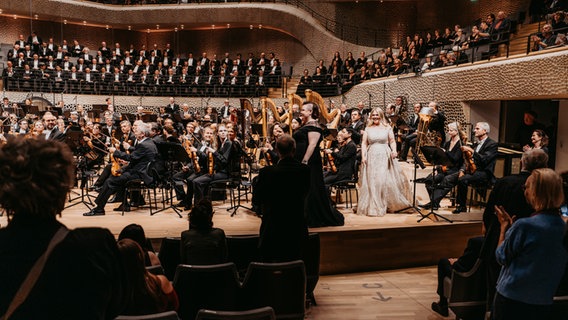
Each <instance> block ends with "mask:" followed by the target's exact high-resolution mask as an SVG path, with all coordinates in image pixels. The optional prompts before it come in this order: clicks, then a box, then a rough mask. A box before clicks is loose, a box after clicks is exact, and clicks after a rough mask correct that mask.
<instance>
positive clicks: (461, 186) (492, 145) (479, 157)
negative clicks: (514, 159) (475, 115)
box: [432, 122, 498, 213]
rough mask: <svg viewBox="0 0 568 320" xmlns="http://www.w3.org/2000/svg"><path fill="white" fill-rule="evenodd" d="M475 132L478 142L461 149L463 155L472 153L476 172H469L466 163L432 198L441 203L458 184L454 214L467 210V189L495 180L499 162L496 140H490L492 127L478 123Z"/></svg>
mask: <svg viewBox="0 0 568 320" xmlns="http://www.w3.org/2000/svg"><path fill="white" fill-rule="evenodd" d="M473 130H474V133H475V137H476V138H477V140H478V142H477V143H476V144H474V145H473V146H472V147H469V146H462V147H461V149H462V152H463V153H471V160H472V161H473V163H474V164H475V166H476V170H475V172H473V173H471V172H468V171H469V170H467V169H469V168H468V166H467V162H468V161H464V162H465V163H464V165H463V166H462V168H461V169H460V170H459V171H458V172H456V173H454V174H450V175H447V176H446V177H445V178H444V180H443V181H442V183H441V184H440V188H438V189H435V190H434V194H433V196H432V199H433V201H434V202H433V203H440V200H442V198H443V197H444V196H445V195H446V194H447V193H448V192H449V191H450V190H451V189H452V188H453V187H454V186H455V185H456V184H457V186H458V194H457V199H456V200H457V201H456V202H457V208H456V209H455V210H454V211H453V213H461V212H464V211H466V210H467V208H466V206H465V204H466V199H467V187H468V186H469V185H470V184H476V185H478V184H480V183H491V182H493V180H494V179H495V177H494V176H493V170H494V169H495V162H496V161H497V152H498V151H497V148H498V144H497V142H496V141H495V140H493V139H491V138H489V136H488V134H489V131H490V127H489V124H488V123H487V122H478V123H477V124H476V125H475V128H474V129H473Z"/></svg>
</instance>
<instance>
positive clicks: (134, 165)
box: [83, 122, 158, 216]
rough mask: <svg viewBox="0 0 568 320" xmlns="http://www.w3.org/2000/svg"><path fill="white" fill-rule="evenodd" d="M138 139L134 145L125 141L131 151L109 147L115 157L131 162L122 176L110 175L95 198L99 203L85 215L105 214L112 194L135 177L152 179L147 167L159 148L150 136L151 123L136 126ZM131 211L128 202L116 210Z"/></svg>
mask: <svg viewBox="0 0 568 320" xmlns="http://www.w3.org/2000/svg"><path fill="white" fill-rule="evenodd" d="M135 134H136V141H135V142H134V147H132V146H130V145H128V143H127V142H126V143H123V145H124V147H125V149H127V150H128V149H130V150H131V152H130V153H126V152H122V151H119V150H116V149H115V148H114V147H110V148H109V152H110V153H111V154H113V156H114V157H115V158H119V159H123V160H126V161H128V162H129V164H128V165H127V166H126V167H124V168H123V171H122V173H121V175H120V176H111V177H109V178H108V179H107V180H106V181H105V183H104V184H103V187H102V189H101V191H100V193H99V195H98V196H97V198H96V199H95V203H96V204H97V206H96V207H94V208H93V209H92V210H91V211H89V212H86V213H84V214H83V215H84V216H99V215H104V214H105V209H104V208H105V205H106V204H107V202H108V199H109V198H110V196H111V195H112V194H114V193H117V192H118V193H120V191H123V190H124V188H125V186H126V183H127V182H128V181H130V180H134V179H142V180H144V181H148V180H151V178H150V177H149V176H148V173H147V172H146V167H147V166H148V164H149V163H150V162H152V161H154V160H155V158H156V156H157V155H158V149H157V148H156V144H155V143H154V142H153V141H152V140H151V139H150V138H148V136H149V135H150V125H149V124H147V123H143V122H140V123H138V126H137V127H136V131H135ZM123 209H124V211H130V206H129V205H128V203H124V202H123V203H122V204H121V205H120V206H119V207H118V208H115V209H114V210H115V211H122V210H123Z"/></svg>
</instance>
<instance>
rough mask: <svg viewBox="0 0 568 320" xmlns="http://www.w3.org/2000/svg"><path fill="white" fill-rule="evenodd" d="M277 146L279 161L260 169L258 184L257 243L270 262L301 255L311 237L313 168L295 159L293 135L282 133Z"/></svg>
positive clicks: (261, 253) (295, 257) (287, 259)
mask: <svg viewBox="0 0 568 320" xmlns="http://www.w3.org/2000/svg"><path fill="white" fill-rule="evenodd" d="M276 148H277V150H278V153H279V154H280V161H279V162H278V164H277V165H275V166H268V167H264V168H262V169H261V170H260V172H259V174H258V183H257V186H256V189H257V196H258V200H259V204H260V206H261V208H262V212H263V215H262V223H261V225H260V240H259V244H258V246H259V250H260V255H261V259H262V260H263V261H267V262H282V261H291V260H297V259H301V257H302V248H303V247H304V244H305V243H306V241H307V239H308V226H307V223H306V219H305V212H304V202H305V199H306V197H307V195H308V191H309V189H310V168H309V167H308V166H307V165H305V164H302V163H300V162H299V161H297V160H295V159H294V152H295V150H296V142H295V141H294V139H293V138H292V137H291V136H289V135H282V136H281V137H280V138H279V139H278V141H277V143H276ZM275 181H277V182H278V183H274V182H275Z"/></svg>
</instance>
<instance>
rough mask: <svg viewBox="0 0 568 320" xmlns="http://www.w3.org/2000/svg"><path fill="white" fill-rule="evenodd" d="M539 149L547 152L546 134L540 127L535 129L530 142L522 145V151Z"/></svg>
mask: <svg viewBox="0 0 568 320" xmlns="http://www.w3.org/2000/svg"><path fill="white" fill-rule="evenodd" d="M533 149H541V150H542V151H544V152H546V154H548V136H547V135H546V132H544V130H542V129H536V130H535V131H533V133H532V135H531V144H530V145H528V144H526V145H524V146H523V151H528V150H533Z"/></svg>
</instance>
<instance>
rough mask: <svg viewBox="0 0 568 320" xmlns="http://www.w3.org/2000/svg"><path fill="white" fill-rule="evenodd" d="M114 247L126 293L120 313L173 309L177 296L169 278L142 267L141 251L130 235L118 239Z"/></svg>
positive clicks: (139, 313) (142, 254)
mask: <svg viewBox="0 0 568 320" xmlns="http://www.w3.org/2000/svg"><path fill="white" fill-rule="evenodd" d="M118 250H119V251H120V254H121V256H122V259H121V260H122V262H123V263H124V267H125V268H126V270H127V271H128V272H127V281H128V289H129V294H128V296H127V300H126V301H125V304H124V309H123V310H122V312H121V314H123V315H146V314H153V313H160V312H166V311H171V310H174V311H176V310H177V309H178V307H179V300H178V297H177V294H176V291H175V290H174V287H173V286H172V284H171V282H170V281H169V280H168V278H166V276H164V275H161V274H160V275H154V274H152V273H150V272H149V271H148V270H146V266H145V264H144V251H143V250H142V248H141V247H140V245H138V243H137V242H136V241H134V240H132V239H122V240H120V241H118Z"/></svg>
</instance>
